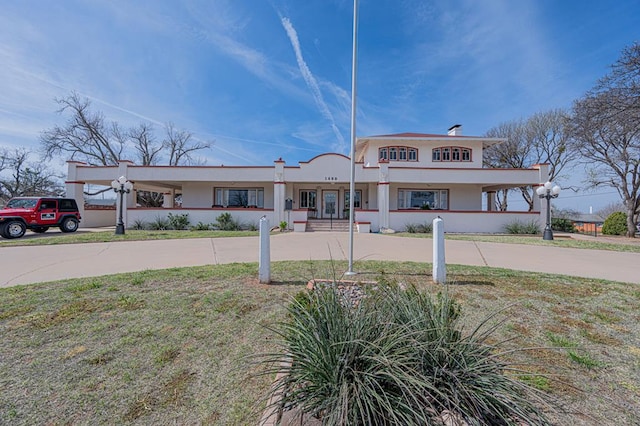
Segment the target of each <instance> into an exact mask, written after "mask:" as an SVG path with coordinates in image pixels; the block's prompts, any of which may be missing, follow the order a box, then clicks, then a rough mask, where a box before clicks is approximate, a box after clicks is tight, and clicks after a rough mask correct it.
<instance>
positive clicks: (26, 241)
mask: <svg viewBox="0 0 640 426" xmlns="http://www.w3.org/2000/svg"><path fill="white" fill-rule="evenodd" d="M257 235H258V231H196V230H193V231H174V230H167V231H138V230H129V229H128V230H127V231H126V233H125V234H124V235H115V234H114V231H112V230H111V231H98V232H92V231H83V230H82V229H81V230H79V231H78V232H75V233H71V234H63V233H55V234H54V233H51V232H49V233H44V234H38V235H34V234H33V233H31V232H29V233H27V236H26V237H23V238H19V239H16V240H6V239H3V238H0V247H5V246H7V247H9V246H35V245H54V244H77V243H106V242H112V241H143V240H169V239H179V238H222V237H253V236H257Z"/></svg>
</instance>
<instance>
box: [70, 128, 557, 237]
mask: <svg viewBox="0 0 640 426" xmlns="http://www.w3.org/2000/svg"><path fill="white" fill-rule="evenodd" d="M502 142H504V139H495V138H485V137H474V136H463V135H462V131H461V127H460V126H459V125H456V126H453V127H452V128H450V129H449V132H448V134H446V135H435V134H419V133H401V134H394V135H382V136H369V137H361V138H358V139H357V142H356V159H355V160H356V170H355V199H354V204H355V212H354V213H355V221H356V224H357V225H358V229H359V231H360V232H369V230H371V231H373V232H377V231H379V230H380V229H383V228H390V229H394V230H398V231H402V230H404V229H405V227H406V226H407V225H408V224H416V223H426V222H428V223H430V222H431V221H432V220H433V219H434V218H435V217H436V216H440V217H442V218H443V219H444V221H445V229H446V231H447V232H486V233H495V232H502V230H503V227H504V225H505V224H508V223H512V222H515V221H520V222H527V223H528V222H531V221H535V222H538V223H540V224H541V225H542V224H543V222H544V220H543V218H544V214H545V213H546V211H542V210H544V208H545V207H546V206H544V205H541V204H540V203H539V202H538V199H537V198H536V200H535V204H534V211H533V212H501V211H493V208H492V207H493V205H494V197H495V192H496V191H497V190H500V189H505V188H517V187H520V186H527V185H533V186H537V185H539V184H540V183H542V182H546V181H547V180H548V166H547V165H544V164H542V165H535V166H533V167H531V168H529V169H495V168H486V167H483V166H482V152H483V149H484V148H487V147H489V146H491V145H494V144H498V143H502ZM350 170H351V168H350V159H349V158H348V157H346V156H344V155H342V154H335V153H327V154H321V155H318V156H316V157H314V158H312V159H310V160H309V161H304V162H300V163H299V164H298V165H287V164H285V162H284V161H283V160H282V159H278V160H276V161H274V163H273V164H272V165H265V166H227V165H220V166H136V165H135V164H133V163H132V162H129V161H121V162H120V163H119V165H118V166H112V167H96V166H88V165H85V164H83V163H80V162H75V161H70V162H69V163H68V176H67V182H66V185H67V196H69V197H73V198H75V199H76V200H77V201H78V205H79V206H83V205H84V196H83V191H84V189H85V185H86V184H93V185H105V186H109V185H110V183H111V181H112V180H114V179H116V178H118V177H119V176H125V177H126V178H127V179H128V180H129V181H131V182H132V183H133V184H134V186H133V191H132V192H131V193H130V194H128V195H126V197H125V209H124V211H123V216H124V221H125V224H126V225H127V226H131V224H133V223H134V221H136V220H142V221H147V222H150V221H152V220H154V219H155V218H157V217H166V216H167V215H168V213H170V212H171V213H173V214H183V213H188V214H189V219H190V221H191V223H192V224H195V223H198V222H203V223H213V222H215V218H216V217H217V216H219V215H220V214H221V213H223V212H229V213H231V215H232V216H233V217H234V218H236V219H238V220H240V221H241V222H243V223H254V224H257V223H258V221H259V219H260V218H261V217H262V216H265V215H266V216H267V217H268V218H269V220H270V223H272V224H275V225H277V224H279V223H280V222H281V221H287V222H288V224H289V225H290V226H291V225H293V228H294V229H295V230H296V231H305V230H307V229H308V228H309V227H311V225H313V224H314V223H318V222H322V221H326V220H327V219H329V220H331V221H332V223H333V221H334V220H335V221H339V220H343V219H344V218H347V217H348V206H349V195H350V194H349V177H350ZM137 190H144V191H154V192H161V193H163V194H164V207H163V208H142V207H139V206H136V203H135V199H136V198H135V191H137ZM177 195H179V196H180V199H181V204H180V205H177V203H176V202H175V200H176V196H177ZM483 206H485V207H484V208H483ZM82 215H83V223H82V225H83V226H85V227H92V226H105V225H112V224H114V223H115V220H116V213H115V211H114V210H113V209H101V210H94V209H91V210H89V209H86V210H85V211H83V212H82Z"/></svg>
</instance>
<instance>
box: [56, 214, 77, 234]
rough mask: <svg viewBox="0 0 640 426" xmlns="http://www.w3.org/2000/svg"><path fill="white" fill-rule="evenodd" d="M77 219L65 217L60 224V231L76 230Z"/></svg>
mask: <svg viewBox="0 0 640 426" xmlns="http://www.w3.org/2000/svg"><path fill="white" fill-rule="evenodd" d="M78 224H79V222H78V219H76V218H75V217H65V218H64V219H62V223H61V224H60V230H61V231H62V232H76V231H77V230H78Z"/></svg>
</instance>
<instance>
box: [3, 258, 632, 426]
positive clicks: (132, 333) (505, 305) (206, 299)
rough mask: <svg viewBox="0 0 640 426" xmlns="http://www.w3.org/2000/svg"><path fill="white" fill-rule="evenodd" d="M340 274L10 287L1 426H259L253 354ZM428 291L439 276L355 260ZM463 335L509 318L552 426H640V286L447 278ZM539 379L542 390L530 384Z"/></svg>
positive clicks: (228, 268) (111, 279)
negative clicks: (314, 283) (287, 310)
mask: <svg viewBox="0 0 640 426" xmlns="http://www.w3.org/2000/svg"><path fill="white" fill-rule="evenodd" d="M334 269H335V270H338V271H341V270H344V269H346V265H345V264H344V263H341V262H334V263H331V262H277V263H274V264H273V270H272V277H273V280H274V282H273V284H272V285H260V284H258V283H257V281H256V276H257V264H230V265H219V266H207V267H196V268H175V269H168V270H163V271H145V272H137V273H131V274H121V275H113V276H105V277H98V278H89V279H74V280H63V281H58V282H53V283H43V284H35V285H27V286H18V287H11V288H6V289H0V331H1V333H2V334H1V335H2V346H1V347H0V389H2V392H0V424H12V425H13V424H25V425H31V424H52V425H58V424H73V425H85V424H86V425H96V424H142V425H158V424H203V425H217V424H220V425H254V424H257V422H258V419H259V417H260V415H261V412H262V409H263V407H264V404H265V401H264V400H263V398H264V397H265V395H266V394H267V391H268V389H269V386H270V382H271V379H272V378H271V377H256V376H255V373H256V372H257V371H259V368H258V367H257V366H256V365H255V364H254V363H252V361H251V359H252V358H251V356H252V355H254V354H257V353H265V352H269V351H272V350H274V348H275V345H274V340H273V339H274V336H273V334H272V333H271V332H269V331H268V330H267V328H265V326H267V325H270V324H273V323H274V322H275V321H278V320H281V319H283V318H284V304H285V303H286V302H287V301H288V300H289V298H290V297H291V296H293V295H295V294H296V293H297V292H299V291H301V290H303V289H304V288H305V285H306V283H307V281H308V280H309V279H311V278H330V277H332V276H334V275H335V274H334V272H333V270H334ZM355 269H356V270H358V271H360V272H362V273H361V275H359V277H360V278H361V279H364V280H371V279H375V278H376V277H379V276H381V275H385V276H392V277H394V278H395V279H397V280H399V281H403V282H414V283H416V284H417V285H419V286H421V287H422V288H424V289H426V290H427V291H433V292H437V291H441V290H443V289H444V288H445V287H443V286H437V285H433V284H430V274H431V269H430V265H429V264H423V263H396V262H373V261H366V262H358V263H356V265H355ZM448 278H449V281H450V283H451V285H449V286H448V287H447V288H448V291H450V292H451V293H452V294H453V295H454V296H455V298H456V299H457V300H459V301H460V303H461V304H462V306H463V317H464V318H465V324H466V325H467V326H468V327H473V326H474V325H477V324H478V323H479V321H480V320H481V319H483V318H485V317H486V316H487V315H488V314H490V313H492V312H496V311H498V310H504V311H503V312H502V313H500V314H499V315H498V316H497V317H496V318H497V319H504V321H505V322H504V323H503V324H501V325H500V326H499V328H498V333H497V334H496V335H495V339H496V340H505V343H504V345H505V347H506V348H507V349H509V348H522V347H529V348H536V349H532V350H530V351H526V352H514V353H513V354H511V355H510V356H512V357H514V358H513V359H515V360H518V361H521V362H522V363H523V364H526V365H528V367H524V368H525V369H527V370H529V371H531V374H520V375H519V376H518V377H519V378H520V379H521V380H524V381H528V382H530V383H531V384H532V385H534V386H536V387H538V388H539V389H541V390H543V391H544V392H548V393H550V394H551V395H552V396H554V397H556V398H558V399H559V400H560V401H561V403H562V404H561V405H560V406H558V407H556V408H557V413H554V414H552V418H553V419H554V420H555V421H556V422H557V424H571V425H580V424H584V425H595V424H638V423H639V422H640V403H638V401H640V385H639V384H640V311H639V310H638V306H639V305H640V287H638V286H635V285H630V284H621V283H613V282H606V281H601V280H590V279H581V278H569V277H563V276H556V275H545V274H532V273H529V272H517V271H509V270H503V269H491V268H480V267H466V266H464V267H463V266H455V265H449V266H448ZM536 373H543V374H545V375H544V376H539V375H536Z"/></svg>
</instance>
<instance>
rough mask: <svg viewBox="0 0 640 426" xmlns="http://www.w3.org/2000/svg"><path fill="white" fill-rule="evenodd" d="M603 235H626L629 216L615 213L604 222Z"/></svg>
mask: <svg viewBox="0 0 640 426" xmlns="http://www.w3.org/2000/svg"><path fill="white" fill-rule="evenodd" d="M602 233H603V234H605V235H625V234H626V233H627V215H626V214H624V213H623V212H614V213H611V214H610V215H609V217H607V218H606V219H605V220H604V224H603V225H602Z"/></svg>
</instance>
